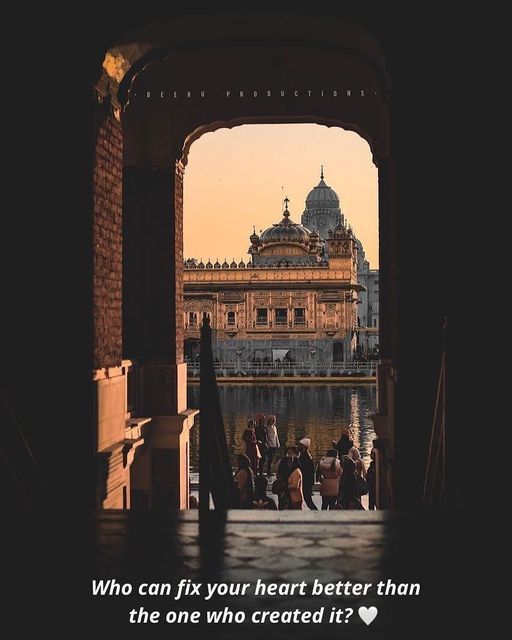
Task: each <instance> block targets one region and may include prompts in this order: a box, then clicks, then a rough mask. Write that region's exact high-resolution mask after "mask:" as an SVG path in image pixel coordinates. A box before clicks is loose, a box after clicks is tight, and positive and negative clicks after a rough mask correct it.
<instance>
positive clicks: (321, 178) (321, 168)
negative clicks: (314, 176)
mask: <svg viewBox="0 0 512 640" xmlns="http://www.w3.org/2000/svg"><path fill="white" fill-rule="evenodd" d="M323 179H324V165H323V164H322V165H321V166H320V180H323Z"/></svg>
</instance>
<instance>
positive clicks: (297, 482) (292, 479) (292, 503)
mask: <svg viewBox="0 0 512 640" xmlns="http://www.w3.org/2000/svg"><path fill="white" fill-rule="evenodd" d="M298 455H299V452H298V449H297V447H288V449H287V451H286V459H287V460H288V488H287V494H286V499H285V506H284V508H285V509H302V500H303V499H304V494H303V484H302V472H301V470H300V468H299V462H298V459H297V458H298Z"/></svg>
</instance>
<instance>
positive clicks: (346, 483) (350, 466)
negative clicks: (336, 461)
mask: <svg viewBox="0 0 512 640" xmlns="http://www.w3.org/2000/svg"><path fill="white" fill-rule="evenodd" d="M341 467H342V469H343V473H342V474H341V478H340V490H339V493H338V504H339V505H340V507H341V508H342V509H364V507H363V505H362V504H361V500H360V494H359V488H358V484H357V471H356V465H355V463H354V461H353V460H352V458H351V457H350V456H343V458H342V459H341Z"/></svg>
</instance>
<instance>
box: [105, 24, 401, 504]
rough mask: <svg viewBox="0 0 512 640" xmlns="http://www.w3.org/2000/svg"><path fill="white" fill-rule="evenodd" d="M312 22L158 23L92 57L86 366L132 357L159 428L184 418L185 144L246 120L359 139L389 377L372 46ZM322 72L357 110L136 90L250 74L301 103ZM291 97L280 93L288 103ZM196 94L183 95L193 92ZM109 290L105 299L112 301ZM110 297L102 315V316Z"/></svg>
mask: <svg viewBox="0 0 512 640" xmlns="http://www.w3.org/2000/svg"><path fill="white" fill-rule="evenodd" d="M217 20H223V21H224V22H223V24H224V25H225V26H226V29H223V30H219V31H215V30H214V29H213V30H212V28H211V26H212V22H215V21H217ZM311 22H312V20H311V19H310V17H307V18H305V17H301V16H296V15H292V16H290V17H289V19H285V20H283V21H282V22H280V23H279V24H272V25H271V26H270V29H269V28H268V27H269V25H268V23H267V22H266V21H265V20H264V17H262V16H259V17H258V16H251V17H249V16H246V17H245V16H244V17H241V16H237V18H236V20H234V22H232V23H230V22H229V21H225V17H224V18H223V17H221V16H219V15H217V16H214V17H211V16H210V17H207V16H200V17H198V16H195V17H194V18H193V19H192V18H191V17H190V16H185V17H183V18H180V19H178V20H176V21H174V22H172V23H169V24H168V25H163V26H162V25H147V26H146V27H144V28H141V29H140V30H137V31H134V32H132V33H130V34H126V35H125V36H123V37H122V38H120V39H119V41H118V42H116V43H115V45H114V46H112V47H111V48H110V49H109V51H108V52H107V53H106V55H105V59H104V62H103V68H102V75H101V78H100V80H99V81H98V83H97V85H96V89H97V98H98V100H97V113H98V119H97V129H96V133H97V140H96V148H97V155H96V167H97V168H101V171H95V176H94V185H93V186H94V195H95V203H96V205H95V206H96V209H95V217H94V225H95V226H94V228H95V235H94V238H95V273H94V281H95V289H94V295H95V309H96V311H95V330H94V335H95V347H96V348H95V356H96V358H95V362H96V364H95V366H96V369H97V370H101V369H102V368H104V367H105V366H107V367H108V366H112V365H113V364H115V363H116V362H120V361H121V360H122V358H123V356H124V357H126V356H130V357H134V358H135V359H137V360H138V361H139V362H140V363H141V366H142V370H143V371H142V374H141V377H142V386H143V388H144V389H145V393H144V394H143V397H144V406H143V407H142V408H141V410H142V411H144V412H145V413H147V414H148V415H155V416H159V417H160V418H159V419H161V420H163V418H164V417H165V416H168V418H169V419H168V420H167V422H168V423H169V424H170V423H171V422H172V421H173V420H174V419H175V418H176V417H178V416H180V415H183V412H184V411H185V410H186V409H187V406H186V393H185V392H184V388H185V385H186V368H185V365H184V364H183V332H184V326H183V320H184V313H183V312H184V304H183V285H182V277H183V276H182V274H183V256H182V224H183V223H182V218H183V179H184V172H185V168H186V163H187V157H188V152H189V149H190V146H191V144H192V143H193V141H194V140H196V139H198V137H200V135H202V134H203V133H205V132H207V131H214V130H216V129H219V128H223V127H228V128H230V127H233V126H239V125H242V124H247V123H258V122H265V123H278V122H279V123H283V122H316V123H318V124H323V125H326V126H340V127H343V128H345V129H349V130H352V131H355V132H357V133H358V134H359V135H361V136H362V137H363V138H364V139H365V140H367V142H368V144H369V145H370V148H371V150H372V154H373V159H374V162H375V164H376V165H377V166H378V169H379V215H380V251H379V253H380V256H381V261H382V263H383V265H384V266H383V268H382V270H381V275H380V279H381V287H380V290H381V292H383V293H384V292H385V295H386V298H385V300H384V298H383V300H382V304H381V318H382V323H381V332H382V337H381V345H380V346H381V356H382V357H383V358H384V359H386V360H388V361H389V365H387V366H388V368H389V370H391V369H392V367H393V359H394V355H395V351H396V349H395V326H396V322H395V321H394V309H395V299H394V285H393V279H394V270H395V267H394V264H395V262H394V261H395V256H394V202H393V183H394V178H393V164H392V158H391V153H390V128H389V92H390V82H389V78H388V76H387V72H386V68H385V62H384V56H383V54H382V50H381V48H380V45H379V44H378V42H377V41H376V40H375V39H374V38H373V37H372V36H370V35H369V34H368V33H367V32H365V31H364V30H363V29H362V28H360V27H358V26H356V25H350V24H346V23H342V22H339V21H333V20H331V19H330V18H329V19H325V18H314V19H313V22H317V23H318V24H317V27H318V28H315V29H313V28H312V25H311ZM192 23H193V28H190V27H191V26H192ZM263 23H264V24H265V28H264V29H262V25H263ZM235 25H236V26H235ZM320 27H321V28H320ZM263 33H264V34H265V35H264V36H262V34H263ZM319 34H321V36H320V35H319ZM242 43H243V45H242ZM262 53H263V56H262ZM251 59H252V60H255V59H258V61H259V63H260V64H259V66H258V67H256V66H255V65H254V64H248V62H250V60H251ZM326 68H327V69H329V68H330V69H331V70H332V69H335V70H336V69H337V70H338V71H339V73H337V74H336V73H334V77H344V78H348V79H349V82H350V89H351V90H352V87H353V86H360V85H361V84H363V85H364V86H368V88H369V90H368V96H367V98H368V99H367V100H363V96H359V97H358V98H357V99H356V95H355V94H354V96H353V97H354V100H352V99H351V98H352V95H351V96H350V98H349V97H348V96H345V98H344V99H343V100H341V99H338V98H337V99H336V100H335V99H334V97H332V96H331V98H330V101H325V100H323V97H324V96H321V97H320V96H319V95H316V94H315V96H313V98H312V99H311V101H308V103H307V106H306V105H305V104H304V103H301V102H295V101H294V100H293V99H292V98H293V96H291V95H290V96H289V97H287V98H286V99H285V100H284V101H283V100H280V96H279V95H277V96H275V99H274V98H272V100H271V101H270V102H265V101H263V102H257V103H251V102H241V101H240V100H239V101H238V102H236V101H231V102H230V101H227V100H226V98H224V102H223V99H222V96H216V97H215V98H214V99H212V100H208V101H207V102H206V103H203V104H200V103H197V104H195V103H193V102H189V103H187V102H186V98H185V102H179V101H177V102H175V103H173V102H172V100H171V103H170V104H168V103H166V102H164V101H163V99H162V102H159V103H150V102H145V101H144V100H141V96H143V90H144V86H145V84H144V83H147V86H151V87H152V89H151V91H153V90H154V88H155V87H158V86H164V84H165V83H166V82H167V83H168V81H169V79H170V78H172V79H173V82H177V85H176V86H178V91H179V92H183V91H186V86H187V83H189V84H191V83H193V82H196V83H197V82H200V81H204V82H206V81H210V79H211V82H213V83H215V82H217V83H219V82H220V81H219V77H222V78H224V81H225V82H226V83H227V84H228V86H232V87H236V86H238V85H239V83H240V81H241V78H242V77H244V76H243V75H242V71H243V72H244V73H245V74H247V69H250V70H251V71H250V74H249V75H250V78H249V80H247V82H248V83H249V85H252V86H260V85H261V84H262V82H263V80H262V78H263V77H264V78H266V80H265V82H268V83H273V84H272V86H273V89H272V90H274V88H275V90H278V88H279V87H281V86H282V85H283V82H285V79H288V80H287V82H288V83H289V82H291V81H292V80H293V79H295V80H294V81H296V82H298V81H299V80H298V79H302V80H301V81H303V82H304V85H303V86H301V91H303V90H305V88H304V87H311V89H312V90H313V92H315V91H316V92H318V91H320V90H321V87H322V86H327V85H328V84H329V83H330V82H331V79H330V77H329V76H328V75H326V74H325V73H324V70H325V69H326ZM220 71H222V74H221V75H220V76H219V73H220ZM258 74H259V75H258ZM289 78H291V79H292V80H290V79H289ZM165 86H167V85H165ZM212 86H215V85H212ZM290 87H291V88H289V87H287V90H288V89H289V90H290V91H293V90H294V89H293V86H292V85H290ZM199 89H200V85H198V84H196V85H194V87H193V89H192V91H193V92H197V91H199ZM279 90H280V89H279ZM354 91H355V90H354ZM372 92H373V93H372ZM171 107H172V108H171ZM103 170H104V171H106V173H107V174H108V175H107V179H105V175H104V171H103ZM102 171H103V173H102ZM121 197H122V200H121ZM121 241H122V245H123V260H122V261H121V260H120V259H119V251H118V250H117V253H116V252H113V251H112V249H115V248H116V247H117V246H118V245H119V246H120V245H121ZM112 254H113V255H114V257H115V260H114V261H113V262H112V261H111V259H110V257H109V256H111V255H112ZM170 256H171V259H169V257H170ZM120 282H122V294H123V305H124V306H123V310H121V306H120V303H119V299H120V296H119V294H118V287H119V283H120ZM111 292H114V293H115V295H114V296H112V298H111V297H110V296H109V294H110V293H111ZM110 299H112V300H114V303H112V304H110V306H108V303H107V302H106V301H107V300H110ZM97 310H99V311H100V312H98V311H97ZM386 371H387V370H386ZM386 371H383V375H381V376H380V377H379V384H380V385H381V388H379V394H380V400H379V408H380V413H381V418H382V419H381V420H380V424H379V425H378V428H379V435H382V437H383V440H384V441H388V443H389V445H388V446H390V447H391V448H392V445H393V442H392V437H393V433H392V429H391V426H390V425H391V424H392V421H393V408H392V393H390V392H389V389H388V386H389V385H390V384H391V377H390V376H389V375H388V374H387V373H386ZM161 380H165V381H166V385H167V391H166V392H165V393H163V392H161V391H162V390H160V391H156V390H157V389H159V381H161ZM160 386H161V385H160ZM377 421H379V418H377ZM179 492H180V489H178V493H179Z"/></svg>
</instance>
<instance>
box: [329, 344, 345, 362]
mask: <svg viewBox="0 0 512 640" xmlns="http://www.w3.org/2000/svg"><path fill="white" fill-rule="evenodd" d="M332 361H333V362H343V361H344V357H343V342H335V343H334V344H333V347H332Z"/></svg>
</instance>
